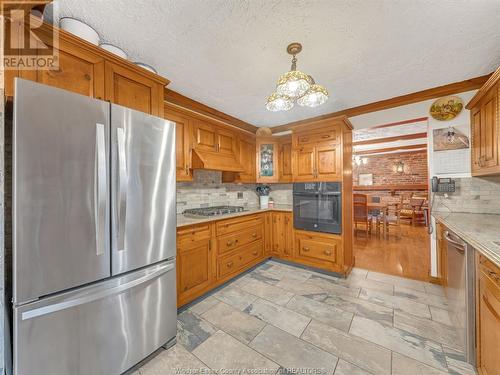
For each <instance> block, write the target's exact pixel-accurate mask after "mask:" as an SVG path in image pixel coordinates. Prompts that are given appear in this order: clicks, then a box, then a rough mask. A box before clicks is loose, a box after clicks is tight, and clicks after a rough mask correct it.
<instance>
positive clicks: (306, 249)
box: [302, 246, 310, 251]
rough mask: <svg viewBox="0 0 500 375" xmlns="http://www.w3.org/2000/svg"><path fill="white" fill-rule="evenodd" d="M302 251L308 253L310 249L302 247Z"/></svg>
mask: <svg viewBox="0 0 500 375" xmlns="http://www.w3.org/2000/svg"><path fill="white" fill-rule="evenodd" d="M302 250H304V251H309V250H310V249H309V248H308V247H306V246H304V247H303V248H302Z"/></svg>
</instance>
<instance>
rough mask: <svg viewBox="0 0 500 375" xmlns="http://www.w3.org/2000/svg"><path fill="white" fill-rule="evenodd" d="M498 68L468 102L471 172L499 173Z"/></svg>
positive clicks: (478, 173)
mask: <svg viewBox="0 0 500 375" xmlns="http://www.w3.org/2000/svg"><path fill="white" fill-rule="evenodd" d="M499 90H500V68H499V69H497V71H496V72H495V73H494V74H493V75H492V76H491V77H490V79H489V80H488V81H487V82H486V83H485V84H484V86H483V87H482V88H481V89H480V90H479V91H478V92H477V93H476V95H475V96H474V97H473V98H472V99H471V101H470V102H469V103H468V104H467V106H466V108H467V109H470V115H471V140H472V158H471V160H472V174H473V175H474V176H483V175H492V174H500V155H499V144H500V131H499V128H500V116H499V113H498V110H499V108H500V104H499V98H500V95H499Z"/></svg>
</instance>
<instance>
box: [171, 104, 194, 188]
mask: <svg viewBox="0 0 500 375" xmlns="http://www.w3.org/2000/svg"><path fill="white" fill-rule="evenodd" d="M165 118H166V119H167V120H170V121H173V122H175V161H176V180H177V181H191V180H192V179H193V175H192V174H191V170H190V168H191V120H190V119H189V118H188V117H185V116H181V115H178V114H176V113H168V112H165Z"/></svg>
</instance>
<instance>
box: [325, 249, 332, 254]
mask: <svg viewBox="0 0 500 375" xmlns="http://www.w3.org/2000/svg"><path fill="white" fill-rule="evenodd" d="M324 253H325V255H332V252H331V251H330V250H325V251H324Z"/></svg>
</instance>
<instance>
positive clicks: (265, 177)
mask: <svg viewBox="0 0 500 375" xmlns="http://www.w3.org/2000/svg"><path fill="white" fill-rule="evenodd" d="M256 151H257V182H263V183H266V182H278V179H279V171H278V169H279V167H278V163H279V161H278V159H279V156H278V154H279V144H278V142H276V141H274V140H270V139H257V147H256Z"/></svg>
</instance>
